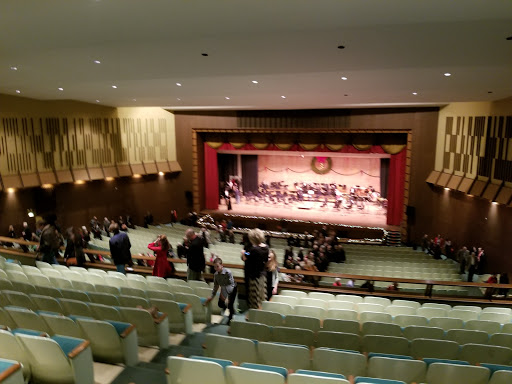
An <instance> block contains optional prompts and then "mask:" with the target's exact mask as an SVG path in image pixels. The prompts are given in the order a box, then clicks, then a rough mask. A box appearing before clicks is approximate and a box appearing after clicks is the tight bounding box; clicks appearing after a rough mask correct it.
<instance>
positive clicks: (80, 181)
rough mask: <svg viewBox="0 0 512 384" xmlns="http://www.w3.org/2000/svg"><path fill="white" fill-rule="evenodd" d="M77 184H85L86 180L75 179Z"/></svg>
mask: <svg viewBox="0 0 512 384" xmlns="http://www.w3.org/2000/svg"><path fill="white" fill-rule="evenodd" d="M75 184H76V185H82V184H85V181H84V180H77V181H75Z"/></svg>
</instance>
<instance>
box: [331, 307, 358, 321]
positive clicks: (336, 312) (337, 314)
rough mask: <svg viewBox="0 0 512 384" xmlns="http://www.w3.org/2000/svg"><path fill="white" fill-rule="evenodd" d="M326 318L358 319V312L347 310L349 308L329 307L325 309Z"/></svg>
mask: <svg viewBox="0 0 512 384" xmlns="http://www.w3.org/2000/svg"><path fill="white" fill-rule="evenodd" d="M326 316H327V317H326V319H336V320H352V321H358V319H359V314H358V313H357V311H353V310H349V309H329V310H327V315H326Z"/></svg>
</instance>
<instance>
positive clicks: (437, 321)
mask: <svg viewBox="0 0 512 384" xmlns="http://www.w3.org/2000/svg"><path fill="white" fill-rule="evenodd" d="M428 325H429V326H431V327H438V328H441V329H444V330H445V331H448V330H450V329H462V328H464V321H462V320H461V319H452V318H448V317H433V318H431V319H430V320H429V322H428Z"/></svg>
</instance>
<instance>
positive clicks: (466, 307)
mask: <svg viewBox="0 0 512 384" xmlns="http://www.w3.org/2000/svg"><path fill="white" fill-rule="evenodd" d="M453 309H461V310H463V311H471V312H476V313H480V312H482V308H481V307H477V306H475V305H454V306H453Z"/></svg>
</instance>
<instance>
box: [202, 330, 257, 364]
mask: <svg viewBox="0 0 512 384" xmlns="http://www.w3.org/2000/svg"><path fill="white" fill-rule="evenodd" d="M205 347H206V349H205V353H204V354H205V356H208V357H216V358H218V359H226V360H231V361H233V362H238V363H257V362H258V357H257V356H258V355H257V352H256V344H255V343H254V342H253V341H252V340H249V339H246V338H239V337H228V336H220V335H214V334H211V333H207V334H206V337H205Z"/></svg>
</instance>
